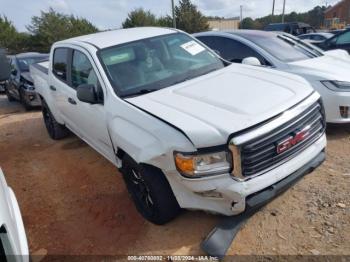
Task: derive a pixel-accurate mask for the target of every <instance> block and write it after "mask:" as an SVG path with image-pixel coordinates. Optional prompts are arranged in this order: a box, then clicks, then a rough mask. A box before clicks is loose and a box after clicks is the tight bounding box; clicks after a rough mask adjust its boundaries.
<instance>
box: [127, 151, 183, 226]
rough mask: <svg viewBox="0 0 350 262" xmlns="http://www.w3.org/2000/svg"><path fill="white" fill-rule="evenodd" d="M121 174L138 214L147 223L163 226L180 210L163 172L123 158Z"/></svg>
mask: <svg viewBox="0 0 350 262" xmlns="http://www.w3.org/2000/svg"><path fill="white" fill-rule="evenodd" d="M122 174H123V178H124V181H125V183H126V186H127V189H128V191H129V194H130V196H131V198H132V199H133V201H134V203H135V206H136V208H137V210H138V211H139V213H140V214H141V215H142V216H143V217H144V218H145V219H147V220H148V221H150V222H152V223H154V224H157V225H163V224H165V223H167V222H169V221H171V220H172V219H174V218H175V217H176V216H177V215H178V214H179V213H180V211H181V208H180V206H179V204H178V202H177V200H176V198H175V196H174V194H173V191H172V189H171V187H170V185H169V182H168V180H167V179H166V178H165V176H164V174H163V172H162V171H161V170H160V169H158V168H155V167H152V166H148V165H138V164H137V163H136V162H135V161H134V160H132V159H131V158H130V157H129V156H125V157H124V158H123V168H122Z"/></svg>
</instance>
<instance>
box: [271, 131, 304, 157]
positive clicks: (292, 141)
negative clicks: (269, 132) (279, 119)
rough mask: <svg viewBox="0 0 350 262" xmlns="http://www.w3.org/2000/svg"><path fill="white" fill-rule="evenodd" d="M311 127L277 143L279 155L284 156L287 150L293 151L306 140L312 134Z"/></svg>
mask: <svg viewBox="0 0 350 262" xmlns="http://www.w3.org/2000/svg"><path fill="white" fill-rule="evenodd" d="M310 128H311V127H310V126H307V127H306V128H304V129H303V130H301V131H296V132H295V133H294V134H292V135H290V136H289V137H288V138H286V139H284V140H282V141H281V142H278V143H277V154H282V153H283V152H286V151H287V150H289V149H291V148H292V147H294V146H295V145H297V144H298V143H300V142H301V141H303V140H305V139H306V138H307V137H308V135H309V134H310Z"/></svg>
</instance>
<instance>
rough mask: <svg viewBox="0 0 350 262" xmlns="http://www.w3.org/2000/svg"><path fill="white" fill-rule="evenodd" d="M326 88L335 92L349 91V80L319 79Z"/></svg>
mask: <svg viewBox="0 0 350 262" xmlns="http://www.w3.org/2000/svg"><path fill="white" fill-rule="evenodd" d="M321 83H322V84H323V85H324V86H325V87H327V88H328V89H330V90H332V91H335V92H350V82H345V81H321Z"/></svg>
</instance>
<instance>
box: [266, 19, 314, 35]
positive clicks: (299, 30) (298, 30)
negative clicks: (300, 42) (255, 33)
mask: <svg viewBox="0 0 350 262" xmlns="http://www.w3.org/2000/svg"><path fill="white" fill-rule="evenodd" d="M264 30H265V31H277V32H285V33H288V34H291V35H295V36H298V35H302V34H308V33H315V32H316V30H315V29H314V28H313V27H312V26H311V25H309V24H305V23H301V22H291V23H275V24H269V25H267V26H266V27H265V28H264Z"/></svg>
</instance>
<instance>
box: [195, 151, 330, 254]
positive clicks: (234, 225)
mask: <svg viewBox="0 0 350 262" xmlns="http://www.w3.org/2000/svg"><path fill="white" fill-rule="evenodd" d="M325 157H326V154H325V152H324V151H322V152H321V153H319V154H318V155H317V156H316V157H315V158H314V159H312V160H311V161H310V162H309V163H308V164H306V165H304V166H303V167H301V168H300V169H298V170H297V171H295V172H294V173H292V174H291V175H290V176H288V177H286V178H284V179H283V180H281V181H279V182H277V183H275V184H273V185H271V186H269V187H268V188H265V189H263V190H261V191H259V192H257V193H254V194H252V195H250V196H248V197H247V198H246V209H245V211H244V212H243V213H242V214H240V215H237V216H233V217H224V218H223V219H222V220H221V221H220V223H219V224H218V225H217V226H216V227H215V228H214V229H213V230H212V231H211V232H210V233H209V235H208V236H207V237H206V239H205V240H204V241H203V242H202V244H201V247H202V249H203V251H205V252H206V253H207V254H208V255H210V256H214V257H218V258H222V257H224V256H225V254H226V252H227V250H228V248H229V247H230V246H231V243H232V241H233V240H234V238H235V236H236V234H237V233H238V231H239V229H240V228H241V226H242V225H243V224H244V222H245V221H246V220H247V219H248V218H250V217H251V216H252V215H254V214H255V213H256V212H257V211H258V210H259V209H260V208H261V207H263V206H264V205H265V204H267V203H268V202H270V201H271V200H272V199H274V198H275V197H277V196H278V195H280V194H281V193H283V192H284V191H286V190H287V189H288V188H290V187H291V186H292V185H294V184H295V183H296V182H297V181H298V180H299V179H301V178H302V177H303V176H305V175H307V174H309V173H311V172H312V171H313V170H314V169H316V168H317V167H318V166H320V165H321V164H322V163H323V161H324V160H325Z"/></svg>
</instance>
